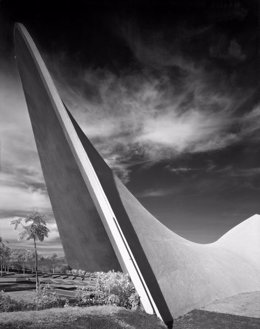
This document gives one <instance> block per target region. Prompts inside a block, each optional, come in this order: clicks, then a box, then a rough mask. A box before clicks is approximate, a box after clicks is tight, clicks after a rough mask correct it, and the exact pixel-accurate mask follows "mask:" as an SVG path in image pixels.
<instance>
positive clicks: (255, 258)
mask: <svg viewBox="0 0 260 329" xmlns="http://www.w3.org/2000/svg"><path fill="white" fill-rule="evenodd" d="M26 33H27V32H26V31H25V29H24V28H22V27H21V26H19V27H18V28H17V30H16V33H15V41H16V53H17V56H18V65H19V70H20V74H21V78H22V84H23V88H24V91H25V96H26V101H27V104H28V109H29V113H30V118H31V121H32V125H33V130H34V134H35V139H36V143H37V148H38V152H39V155H40V159H41V163H42V168H43V173H44V177H45V180H46V184H47V188H48V192H49V195H50V199H51V202H52V206H53V210H54V214H55V218H56V220H57V224H58V228H59V231H60V235H61V238H62V243H63V246H64V249H65V253H66V256H67V258H68V261H69V262H70V263H71V264H72V265H73V266H75V264H77V265H78V266H79V267H80V268H82V269H87V270H99V269H103V270H107V269H113V268H114V269H117V268H119V267H121V268H122V269H123V270H124V271H128V272H129V274H130V276H131V278H132V280H133V283H134V284H135V286H136V288H137V291H138V292H139V291H141V293H142V291H145V294H144V295H147V296H144V297H147V300H150V303H151V305H152V308H154V311H155V313H156V314H157V315H158V316H160V317H161V318H162V319H163V320H164V321H165V322H166V323H168V325H169V326H170V323H171V321H172V318H175V317H178V316H180V315H182V314H184V313H186V312H188V311H190V310H192V309H194V308H198V307H201V306H203V305H206V304H208V303H210V302H212V301H214V300H215V299H218V298H224V297H228V296H232V295H235V294H238V293H242V292H249V291H255V290H260V245H259V241H260V239H259V237H260V216H257V215H256V216H253V217H252V218H250V219H248V220H246V221H245V222H243V223H242V224H241V225H240V226H237V227H236V228H234V229H233V230H231V231H229V232H228V233H227V234H226V235H224V236H223V238H222V239H220V240H219V241H217V242H216V243H213V244H208V245H200V244H196V243H193V242H190V241H188V240H185V239H183V238H182V237H180V236H178V235H177V234H175V233H174V232H172V231H170V230H169V229H167V228H166V227H165V226H164V225H162V224H161V223H160V222H159V221H158V220H157V219H155V218H154V217H153V216H152V215H151V214H150V213H149V212H148V211H147V210H146V209H145V208H144V207H143V206H142V205H141V204H140V203H139V202H138V201H137V199H136V198H135V197H134V196H133V195H132V194H131V193H130V192H129V191H128V190H127V188H126V187H125V186H124V185H123V184H122V182H121V181H120V180H119V179H118V178H117V177H116V176H114V175H113V173H112V171H111V170H110V168H109V167H108V166H107V165H106V163H105V162H104V160H103V159H102V157H101V156H100V155H99V154H98V153H97V151H96V150H95V148H94V147H93V146H92V145H91V143H90V142H89V140H88V139H87V137H86V136H85V135H84V133H83V132H82V130H81V129H80V127H79V126H78V124H77V123H76V121H75V120H74V119H73V117H72V116H71V114H70V113H69V112H68V111H67V112H66V110H65V108H64V106H63V104H62V103H61V101H60V99H59V96H58V94H57V92H56V89H55V87H54V85H52V83H50V81H49V80H50V77H49V75H48V72H46V71H47V70H46V68H45V67H44V63H43V62H41V59H40V58H39V54H38V53H37V51H36V50H35V49H34V47H35V46H34V44H33V43H32V41H30V42H29V45H28V40H30V39H28V38H29V37H28V36H27V34H26ZM35 54H36V55H37V56H35ZM39 62H40V64H39ZM45 80H46V81H47V82H46V81H45ZM46 84H47V87H46ZM50 85H51V88H50ZM57 104H58V105H57ZM56 107H58V109H57V108H56ZM75 145H76V146H75ZM75 148H76V151H77V152H78V150H80V152H81V154H82V152H83V151H84V153H85V157H84V156H81V157H78V153H77V152H74V151H75ZM82 150H83V151H82ZM88 161H89V162H90V163H91V164H92V166H93V168H94V173H93V172H92V171H91V170H92V169H91V167H86V168H85V167H84V165H85V162H86V163H87V162H88ZM82 168H83V169H84V168H85V169H86V170H85V169H84V170H85V171H84V170H82ZM85 174H86V176H87V177H85ZM92 176H95V179H96V181H97V182H98V184H100V186H99V185H96V186H97V189H99V190H100V191H101V192H102V193H103V194H104V196H105V200H106V204H107V205H108V208H109V209H110V210H109V211H108V212H107V215H106V214H105V215H104V216H103V214H104V213H106V211H103V210H102V209H103V208H102V204H101V203H102V202H103V201H102V200H103V199H98V198H97V197H96V194H95V193H96V191H95V189H94V190H93V188H92V185H93V184H92V185H91V184H89V182H88V179H91V177H92ZM108 208H107V209H108ZM111 214H112V215H111ZM110 215H111V216H112V221H114V223H112V224H113V225H114V226H113V225H112V224H111V223H110V222H109V221H110V220H111V217H109V216H110ZM111 225H112V226H111ZM111 227H113V228H114V229H112V230H111ZM113 230H115V231H117V233H119V235H120V237H119V238H118V236H117V237H116V238H115V235H114V232H113ZM120 239H121V240H120ZM122 241H123V244H122ZM120 243H121V245H120ZM121 248H125V249H126V251H127V253H126V254H122V251H121ZM125 255H127V257H126V256H125ZM129 259H130V260H129ZM117 260H118V261H117ZM129 261H130V263H133V264H134V266H133V264H132V268H131V270H129V268H130V267H131V266H130V267H129ZM119 264H120V265H119ZM132 269H133V271H132ZM136 275H137V276H136ZM138 276H139V277H138ZM140 283H141V285H142V287H141V288H140V285H139V284H140ZM139 289H141V290H139ZM142 289H143V290H142ZM154 304H155V305H154Z"/></svg>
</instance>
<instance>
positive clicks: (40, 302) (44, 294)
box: [33, 285, 67, 310]
mask: <svg viewBox="0 0 260 329" xmlns="http://www.w3.org/2000/svg"><path fill="white" fill-rule="evenodd" d="M33 302H34V305H35V308H36V309H38V310H43V309H46V308H52V307H63V306H64V305H65V304H66V303H67V299H66V298H64V297H59V296H57V294H56V293H55V291H54V289H53V288H52V287H50V286H49V285H44V286H40V289H39V291H38V292H37V293H36V296H35V298H34V300H33Z"/></svg>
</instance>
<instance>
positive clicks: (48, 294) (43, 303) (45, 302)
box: [0, 285, 67, 312]
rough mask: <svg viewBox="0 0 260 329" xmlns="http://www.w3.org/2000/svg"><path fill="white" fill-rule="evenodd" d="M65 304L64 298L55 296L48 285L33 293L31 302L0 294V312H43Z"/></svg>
mask: <svg viewBox="0 0 260 329" xmlns="http://www.w3.org/2000/svg"><path fill="white" fill-rule="evenodd" d="M66 303H67V300H66V298H64V297H59V296H57V295H56V293H55V291H54V290H53V289H52V288H51V287H50V286H48V285H46V286H40V289H39V290H38V291H37V292H36V293H34V298H32V301H31V302H28V301H25V300H23V299H21V300H16V299H13V298H11V297H10V296H9V295H8V294H7V293H4V292H3V291H1V292H0V312H15V311H29V310H43V309H47V308H53V307H63V306H64V305H65V304H66Z"/></svg>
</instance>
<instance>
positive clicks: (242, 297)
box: [201, 291, 260, 319]
mask: <svg viewBox="0 0 260 329" xmlns="http://www.w3.org/2000/svg"><path fill="white" fill-rule="evenodd" d="M201 310H205V311H209V312H217V313H225V314H233V315H239V316H246V317H250V318H257V319H260V291H253V292H245V293H242V294H238V295H235V296H231V297H226V298H223V299H219V300H216V301H214V302H213V303H210V304H209V305H206V306H204V307H202V308H201Z"/></svg>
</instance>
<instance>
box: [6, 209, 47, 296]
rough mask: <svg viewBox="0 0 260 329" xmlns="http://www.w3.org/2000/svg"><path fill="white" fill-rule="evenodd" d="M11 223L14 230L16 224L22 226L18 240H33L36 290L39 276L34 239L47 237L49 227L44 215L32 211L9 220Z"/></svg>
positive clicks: (40, 239) (41, 239)
mask: <svg viewBox="0 0 260 329" xmlns="http://www.w3.org/2000/svg"><path fill="white" fill-rule="evenodd" d="M23 222H24V224H23ZM11 225H14V229H15V230H16V229H17V227H18V226H22V228H23V231H22V232H20V233H19V240H23V239H25V238H26V240H31V239H32V240H33V243H34V254H35V273H36V290H37V291H38V289H39V277H38V254H37V245H36V241H37V240H39V241H43V240H44V238H45V237H46V238H47V237H48V233H49V229H48V227H47V225H46V216H45V215H43V214H40V213H38V212H37V211H34V212H33V213H31V214H29V215H27V216H26V217H25V218H22V217H20V218H15V219H13V220H12V221H11Z"/></svg>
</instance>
